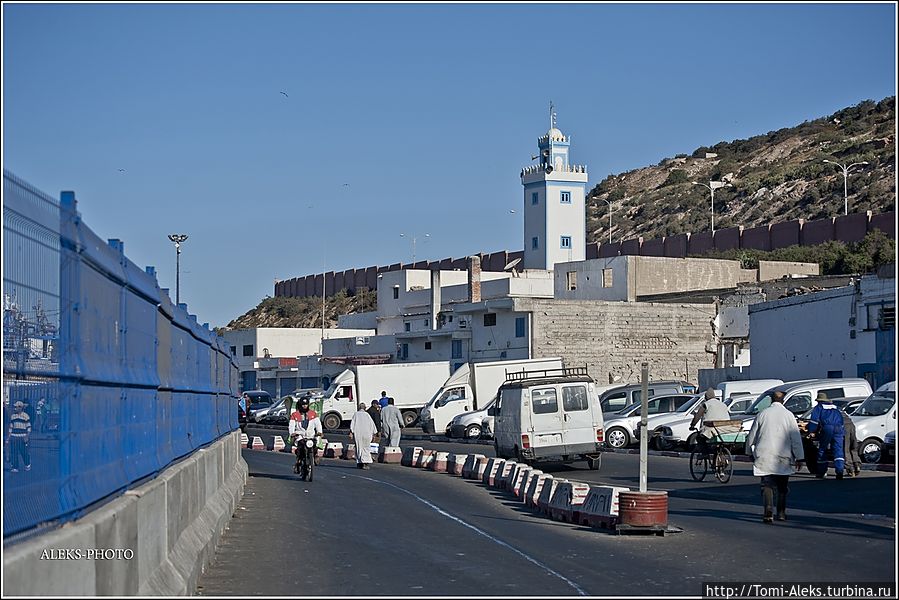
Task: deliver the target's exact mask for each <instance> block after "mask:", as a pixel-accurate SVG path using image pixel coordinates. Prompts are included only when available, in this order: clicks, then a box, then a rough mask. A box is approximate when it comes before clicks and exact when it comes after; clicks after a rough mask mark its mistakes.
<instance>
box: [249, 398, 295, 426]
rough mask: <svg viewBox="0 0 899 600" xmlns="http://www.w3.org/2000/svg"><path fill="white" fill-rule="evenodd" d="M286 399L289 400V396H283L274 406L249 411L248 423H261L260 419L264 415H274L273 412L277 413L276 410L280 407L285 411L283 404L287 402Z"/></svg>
mask: <svg viewBox="0 0 899 600" xmlns="http://www.w3.org/2000/svg"><path fill="white" fill-rule="evenodd" d="M288 398H290V396H283V397H282V398H281V399H280V400H278V401H277V402H275V403H274V404H270V405H268V406H261V407H259V408H255V409H253V410H251V411H250V416H249V420H250V422H251V423H261V422H262V419H263V418H264V417H265V416H266V415H270V414H274V413H275V412H277V411H278V409H280V408H282V407H283V408H284V410H285V411H286V410H287V408H286V407H285V402H286V401H287V399H288Z"/></svg>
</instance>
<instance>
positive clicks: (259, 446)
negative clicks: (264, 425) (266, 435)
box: [253, 435, 265, 450]
mask: <svg viewBox="0 0 899 600" xmlns="http://www.w3.org/2000/svg"><path fill="white" fill-rule="evenodd" d="M253 450H265V443H263V441H262V438H261V437H259V436H258V435H254V436H253Z"/></svg>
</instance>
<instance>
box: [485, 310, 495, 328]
mask: <svg viewBox="0 0 899 600" xmlns="http://www.w3.org/2000/svg"><path fill="white" fill-rule="evenodd" d="M494 325H496V313H484V327H493V326H494Z"/></svg>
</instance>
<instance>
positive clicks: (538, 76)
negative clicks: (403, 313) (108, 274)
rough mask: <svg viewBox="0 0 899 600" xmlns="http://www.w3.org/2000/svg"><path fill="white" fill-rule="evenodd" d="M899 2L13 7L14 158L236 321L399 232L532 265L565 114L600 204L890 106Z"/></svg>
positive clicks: (192, 297) (387, 250) (10, 155)
mask: <svg viewBox="0 0 899 600" xmlns="http://www.w3.org/2000/svg"><path fill="white" fill-rule="evenodd" d="M895 10H896V9H895V6H894V5H893V4H892V3H879V4H795V5H792V4H742V5H728V4H567V5H566V4H506V5H495V4H413V5H398V4H364V5H358V4H357V5H350V4H326V5H314V4H267V5H251V4H247V5H240V4H218V5H216V4H212V5H189V4H118V5H115V4H113V5H109V4H85V5H52V4H10V3H4V4H3V28H4V30H3V166H4V168H6V169H9V170H11V171H12V172H13V173H15V174H16V175H18V176H19V177H22V178H24V179H25V180H26V181H28V182H29V183H31V184H33V185H35V186H37V187H38V188H40V189H42V190H44V191H45V192H47V193H49V194H51V195H53V196H57V197H58V195H59V192H60V191H61V190H74V191H75V192H76V196H77V198H78V199H79V206H80V210H81V213H82V215H83V217H84V220H85V222H87V223H88V225H89V226H90V227H91V228H92V229H93V230H94V231H95V232H96V233H97V234H98V235H100V236H102V237H104V238H111V237H118V238H121V239H122V240H124V242H125V251H126V254H127V255H128V256H129V258H131V260H133V261H134V262H135V263H137V264H138V265H141V266H143V265H155V266H156V267H157V272H158V277H159V281H160V284H161V285H162V286H163V287H171V288H173V289H174V279H175V256H174V254H175V252H174V247H173V246H172V244H171V243H170V242H169V241H168V240H167V239H166V235H167V234H169V233H175V232H183V233H187V234H189V235H190V239H189V240H188V241H187V242H186V243H185V244H184V246H183V252H182V255H181V258H182V262H181V268H182V271H181V298H182V301H186V302H187V303H188V304H189V310H190V311H191V312H193V313H195V314H197V315H198V318H199V320H200V322H204V321H208V322H209V323H210V324H212V325H224V324H226V323H227V322H228V321H229V320H231V319H232V318H234V317H236V316H238V315H240V314H242V313H244V312H245V311H246V310H248V309H250V308H252V307H253V306H255V305H256V304H257V303H258V302H259V300H261V299H262V298H263V297H264V296H265V295H272V294H273V293H274V292H273V287H274V286H273V281H274V279H275V278H279V279H287V278H289V277H293V276H302V275H305V274H308V273H314V272H320V271H321V270H322V266H323V264H325V265H327V270H342V269H347V268H353V267H362V266H370V265H376V264H390V263H394V262H400V261H402V262H409V261H410V259H411V243H410V241H409V238H408V237H405V238H404V237H400V233H403V232H405V233H407V234H408V236H412V235H414V236H417V237H418V242H417V244H416V258H417V260H424V259H439V258H444V257H449V256H453V257H462V256H466V255H468V254H472V253H476V252H479V251H483V252H491V251H496V250H502V249H508V250H516V249H521V248H522V222H521V210H520V205H521V203H522V191H521V183H520V179H519V171H520V169H521V168H522V167H523V166H525V165H528V164H530V163H531V161H530V157H531V155H533V154H535V150H536V139H537V137H539V136H540V135H542V134H544V133H545V132H546V130H547V129H548V127H549V120H548V105H549V102H550V100H552V101H553V102H554V103H555V106H556V112H557V114H558V126H559V128H560V129H561V130H562V131H563V132H565V133H566V134H567V135H570V136H571V137H572V150H571V153H572V161H573V162H574V163H577V164H586V165H587V166H588V171H589V175H590V183H589V184H588V189H589V187H592V186H593V185H595V184H597V183H599V182H600V181H601V180H602V179H603V178H605V177H606V176H607V175H609V174H610V173H620V172H623V171H627V170H630V169H635V168H639V167H642V166H646V165H649V164H655V163H657V162H658V161H659V160H661V159H662V158H665V157H671V156H674V155H675V154H677V153H681V152H686V153H689V152H692V151H693V150H694V149H695V148H697V147H699V146H702V145H712V144H715V143H717V142H719V141H723V140H733V139H739V138H747V137H750V136H753V135H757V134H760V133H766V132H768V131H771V130H775V129H779V128H781V127H790V126H793V125H796V124H798V123H801V122H802V121H803V120H806V119H814V118H817V117H821V116H825V115H828V114H830V113H832V112H834V111H836V110H839V109H841V108H844V107H846V106H851V105H854V104H857V103H858V102H860V101H862V100H865V99H873V100H880V99H882V98H885V97H887V96H890V95H893V94H895V90H896V79H895V72H896V12H895ZM282 91H283V92H285V93H286V94H287V95H286V96H285V95H284V94H282V93H281V92H282ZM119 169H125V171H124V172H122V171H119ZM344 184H349V185H344ZM510 209H515V210H516V212H515V213H510V212H509V211H510ZM425 233H428V234H430V237H429V238H427V241H423V240H424V234H425ZM173 295H174V291H173Z"/></svg>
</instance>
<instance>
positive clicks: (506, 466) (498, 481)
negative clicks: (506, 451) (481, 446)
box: [493, 460, 518, 490]
mask: <svg viewBox="0 0 899 600" xmlns="http://www.w3.org/2000/svg"><path fill="white" fill-rule="evenodd" d="M517 465H518V463H517V462H515V461H514V460H507V461H505V462H503V464H502V466H501V467H500V468H499V469H498V470H497V472H496V477H494V479H493V487H495V488H497V489H500V490H501V489H503V487H504V486H505V484H506V477H508V476H509V473H510V472H511V471H512V469H514V468H515V467H516V466H517Z"/></svg>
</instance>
